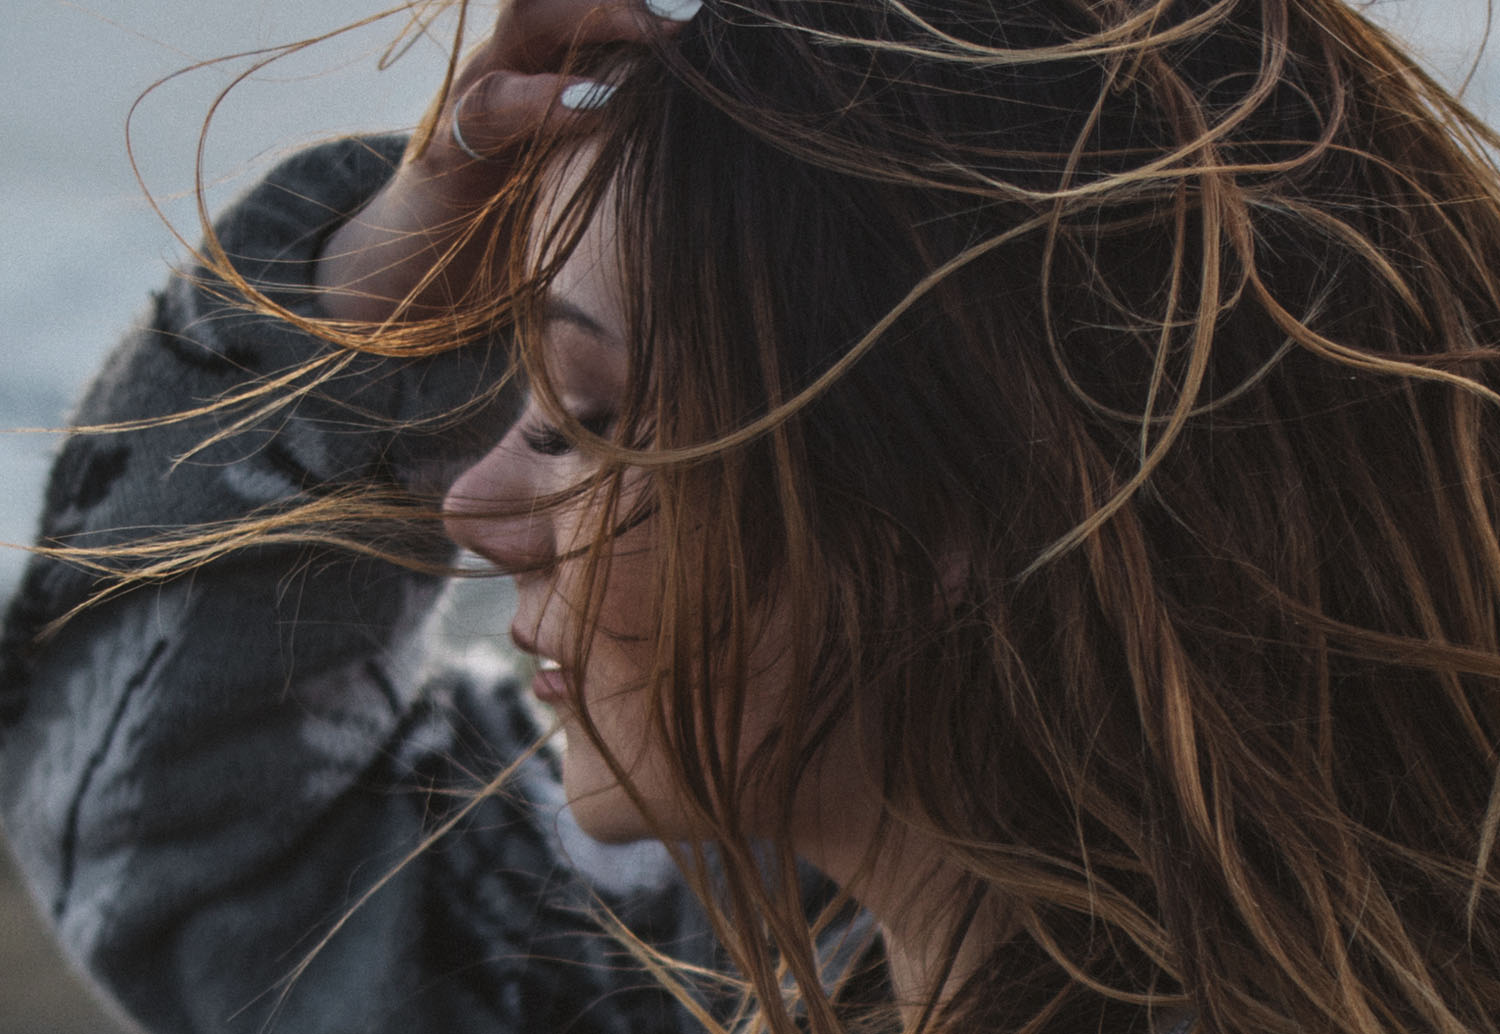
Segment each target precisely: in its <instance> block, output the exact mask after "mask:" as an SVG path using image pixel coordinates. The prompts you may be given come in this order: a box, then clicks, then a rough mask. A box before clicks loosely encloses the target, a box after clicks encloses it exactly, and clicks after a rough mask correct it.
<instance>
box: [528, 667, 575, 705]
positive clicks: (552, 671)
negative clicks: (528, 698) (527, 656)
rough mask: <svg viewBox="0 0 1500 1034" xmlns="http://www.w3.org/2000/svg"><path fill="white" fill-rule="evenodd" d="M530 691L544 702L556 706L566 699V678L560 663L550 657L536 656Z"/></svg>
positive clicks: (565, 701)
mask: <svg viewBox="0 0 1500 1034" xmlns="http://www.w3.org/2000/svg"><path fill="white" fill-rule="evenodd" d="M531 691H532V692H533V693H535V694H536V698H537V699H538V700H540V701H542V702H543V703H545V704H551V705H552V706H554V707H555V706H557V705H558V704H564V703H567V701H568V680H567V677H566V676H565V675H564V674H563V668H562V665H561V664H559V663H558V662H557V661H554V660H553V659H552V658H550V657H538V658H537V664H536V675H535V676H533V678H532V680H531Z"/></svg>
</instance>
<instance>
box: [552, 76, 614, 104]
mask: <svg viewBox="0 0 1500 1034" xmlns="http://www.w3.org/2000/svg"><path fill="white" fill-rule="evenodd" d="M614 95H615V86H614V84H613V83H601V82H596V81H595V80H593V79H581V80H579V81H578V82H576V83H569V84H568V85H567V86H565V87H564V88H563V91H562V93H559V94H558V95H557V103H559V104H561V105H562V106H563V107H565V108H571V109H572V110H573V111H589V110H591V109H593V108H602V107H603V106H604V105H605V104H607V103H609V99H610V98H611V97H613V96H614Z"/></svg>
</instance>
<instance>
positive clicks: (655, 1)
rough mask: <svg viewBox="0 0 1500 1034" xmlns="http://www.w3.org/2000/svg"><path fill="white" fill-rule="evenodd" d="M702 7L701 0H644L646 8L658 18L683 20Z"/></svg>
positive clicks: (675, 20)
mask: <svg viewBox="0 0 1500 1034" xmlns="http://www.w3.org/2000/svg"><path fill="white" fill-rule="evenodd" d="M702 7H703V0H646V8H647V9H648V10H649V11H650V12H651V13H652V14H654V15H656V16H657V17H658V18H666V19H667V20H668V21H674V22H685V21H687V20H688V19H689V18H691V17H692V16H693V15H695V14H697V13H698V11H699V9H701V8H702Z"/></svg>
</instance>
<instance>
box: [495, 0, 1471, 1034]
mask: <svg viewBox="0 0 1500 1034" xmlns="http://www.w3.org/2000/svg"><path fill="white" fill-rule="evenodd" d="M613 104H614V106H615V108H614V110H613V111H612V115H611V123H610V128H609V131H608V133H607V136H606V138H605V139H604V141H603V142H602V143H601V145H600V148H599V152H598V153H599V157H598V159H597V164H596V173H597V176H596V180H597V182H596V184H595V185H596V187H598V188H599V189H596V190H594V191H593V192H592V193H590V192H588V191H585V192H583V195H582V200H580V201H579V202H578V203H579V205H580V206H583V207H587V205H589V204H600V203H610V202H609V200H608V199H610V198H614V199H615V201H614V202H613V203H616V204H617V205H618V213H617V215H618V218H619V220H620V225H621V227H622V230H621V233H620V237H621V240H622V242H623V244H622V253H623V254H622V261H623V262H624V266H625V269H626V271H627V275H626V282H627V284H628V285H629V287H630V294H631V297H632V299H633V300H634V301H635V303H636V304H635V306H634V308H635V312H634V317H633V334H632V336H631V341H632V346H631V349H632V350H631V356H630V359H631V370H632V388H631V391H630V393H629V394H630V397H629V399H628V401H627V404H626V406H625V411H624V417H625V419H624V429H623V430H622V431H621V432H620V434H621V438H620V439H619V440H617V444H618V442H619V441H623V442H624V443H625V444H626V445H636V446H639V447H640V450H641V451H639V452H637V453H633V454H628V455H627V461H628V462H630V463H632V464H635V465H637V466H645V467H647V468H648V469H649V470H650V471H651V479H652V495H651V504H650V505H651V512H652V514H653V516H654V517H655V519H656V520H657V521H658V527H659V528H660V529H661V536H662V541H663V542H664V543H665V544H666V547H667V548H666V551H665V560H664V563H663V567H662V570H661V572H660V579H661V580H660V596H661V600H662V601H663V606H662V608H661V613H660V616H659V619H658V620H659V626H658V636H657V642H658V644H659V649H658V660H657V665H656V673H655V679H654V682H653V685H654V689H655V692H654V693H653V695H652V701H653V703H652V713H653V715H654V719H655V724H656V733H657V735H658V736H659V738H660V739H661V741H662V743H663V744H664V745H665V750H664V753H665V755H666V756H667V757H668V758H669V759H670V760H671V762H672V763H673V765H674V766H675V767H674V774H675V776H676V778H677V781H678V783H679V784H680V787H681V789H682V792H683V795H684V799H685V801H686V802H687V806H688V807H690V808H691V809H692V810H693V811H694V813H695V814H697V815H698V816H699V817H700V818H701V820H702V821H703V822H704V823H705V824H706V825H707V827H708V828H709V829H710V830H711V832H712V836H711V838H710V839H711V840H712V841H713V842H714V843H715V844H716V845H717V847H718V850H719V853H720V856H721V863H722V865H723V866H724V869H725V871H726V873H727V876H726V878H725V880H724V885H725V887H727V889H725V887H721V888H720V889H719V890H718V891H717V892H710V888H709V886H708V884H709V883H710V882H711V881H710V880H709V879H708V876H707V873H706V870H702V871H696V872H694V873H691V874H692V875H694V876H695V878H696V880H697V881H698V882H699V884H700V885H701V886H702V889H703V890H704V892H705V897H706V898H707V899H708V900H709V901H710V904H711V907H712V908H713V910H714V914H715V916H716V919H717V922H718V926H719V930H720V932H721V934H722V935H723V936H724V938H725V939H726V940H727V941H728V942H729V944H730V946H731V949H732V952H733V954H734V956H735V959H736V961H737V963H738V964H739V966H740V967H741V969H742V970H743V972H744V973H745V974H746V976H747V977H748V978H749V979H750V981H751V982H752V984H753V985H754V987H755V988H756V990H757V992H758V1005H759V1009H760V1013H759V1016H760V1018H761V1020H762V1021H763V1022H764V1023H765V1024H766V1025H767V1026H768V1027H769V1028H770V1029H773V1030H776V1031H778V1032H785V1031H790V1030H792V1029H794V1028H795V1026H796V1023H797V1022H805V1023H807V1024H809V1025H810V1026H811V1027H812V1029H814V1030H819V1031H824V1030H834V1029H838V1028H839V1026H840V1024H841V1023H842V1022H844V1021H843V1020H841V1019H840V1017H839V1015H838V1013H837V1011H836V1010H835V1009H833V1008H832V1007H830V1005H829V1002H828V1000H827V997H826V996H825V994H824V993H823V991H822V990H821V989H820V988H819V986H818V979H817V962H816V959H815V957H814V953H813V950H812V940H811V935H810V933H809V930H808V926H807V923H806V922H805V920H804V917H803V916H802V914H801V912H800V905H799V902H798V900H797V898H796V897H795V895H793V894H791V893H790V892H789V891H790V889H791V887H792V886H793V880H792V873H793V865H792V859H791V857H790V846H789V843H788V841H789V837H787V836H780V837H778V836H775V835H774V833H775V832H776V831H774V830H773V831H772V832H773V835H772V837H771V840H772V843H773V844H778V845H780V846H781V848H782V852H781V855H780V857H779V859H778V863H777V864H772V865H769V866H768V865H767V864H766V863H765V860H764V858H763V856H761V855H760V854H758V853H757V851H756V849H755V837H756V835H758V834H762V833H764V832H765V830H764V829H760V828H750V827H751V823H749V822H748V821H747V819H746V815H745V813H744V802H745V801H746V799H747V797H748V796H749V795H750V794H751V793H752V786H753V787H754V789H753V792H754V793H755V794H757V795H759V796H761V797H764V795H765V794H766V793H768V792H769V793H771V794H772V795H773V796H774V795H780V797H779V799H781V800H782V801H783V802H784V803H785V804H786V809H785V810H786V812H787V814H790V810H791V801H792V798H793V795H794V794H795V792H796V789H797V787H798V785H799V781H800V780H801V779H802V778H803V777H804V774H805V773H806V772H807V771H808V769H809V768H810V767H811V766H812V765H813V763H814V761H815V759H816V757H817V754H818V751H819V749H820V747H821V745H822V744H823V743H824V742H825V740H826V739H827V737H828V736H829V735H830V734H831V731H832V730H833V729H835V728H837V727H839V726H840V725H841V724H843V723H850V722H854V723H859V725H860V727H862V728H866V729H876V730H878V738H879V741H880V742H881V743H882V745H883V752H882V753H883V757H882V761H881V764H880V767H879V769H878V771H875V772H872V773H871V774H870V775H871V778H872V780H873V781H874V782H875V783H876V784H877V785H878V786H879V788H880V793H881V795H882V798H883V800H884V801H885V803H886V807H887V811H888V820H887V821H888V822H889V823H890V824H891V825H892V826H893V827H895V826H907V827H912V828H916V829H920V830H921V831H923V833H924V834H925V835H928V836H931V837H935V838H937V839H938V840H939V841H941V842H942V843H943V844H944V845H946V847H945V850H946V852H947V858H946V859H945V860H946V861H947V862H948V863H950V864H952V865H956V866H958V867H959V868H961V869H962V871H963V872H964V873H965V874H966V877H965V878H966V883H967V886H966V887H965V888H963V892H962V893H960V894H959V895H958V896H957V897H958V899H959V900H962V901H964V902H966V903H967V906H968V911H967V913H966V914H971V915H972V914H977V913H978V912H980V911H981V910H983V909H986V908H992V909H995V910H999V911H1001V912H1003V913H1004V914H1005V915H1007V916H1009V917H1010V926H1009V929H1010V930H1011V931H1012V932H1011V935H1010V936H1009V937H1008V938H1006V939H1004V940H1003V941H1002V942H1001V943H998V944H996V945H995V946H994V947H993V949H992V955H991V957H989V958H988V959H987V960H986V961H985V963H984V964H982V965H980V966H979V967H977V968H976V969H975V971H974V973H973V975H972V976H970V977H969V978H968V980H967V982H966V983H965V985H964V986H963V988H962V989H961V990H960V991H959V992H958V993H957V994H956V995H954V996H952V997H951V998H950V999H949V1000H947V1001H946V1002H945V1003H943V1004H942V1006H941V1008H938V1007H937V1005H938V1003H937V995H938V989H937V988H932V989H931V995H932V996H933V1001H932V1002H931V1003H929V1004H930V1005H932V1006H933V1008H932V1009H931V1010H930V1011H929V1015H928V1019H929V1020H931V1021H932V1022H934V1023H936V1025H937V1026H938V1027H940V1028H942V1029H954V1030H976V1031H979V1030H983V1031H1022V1030H1024V1031H1051V1030H1057V1031H1077V1030H1095V1029H1099V1030H1111V1031H1114V1030H1120V1031H1125V1030H1145V1029H1147V1025H1148V1023H1150V1022H1151V1018H1152V1017H1153V1016H1160V1015H1165V1014H1168V1013H1170V1012H1172V1011H1174V1010H1175V1011H1188V1012H1191V1013H1192V1014H1194V1015H1196V1017H1197V1022H1198V1024H1199V1029H1201V1030H1204V1031H1224V1032H1230V1031H1234V1032H1247V1034H1248V1032H1251V1031H1254V1032H1268V1031H1285V1032H1293V1031H1296V1032H1306V1031H1311V1030H1329V1031H1333V1030H1337V1031H1349V1032H1354V1031H1358V1032H1361V1034H1374V1032H1376V1031H1388V1032H1394V1031H1411V1030H1433V1031H1450V1032H1459V1031H1465V1032H1470V1031H1492V1030H1496V1029H1500V898H1497V893H1496V892H1497V889H1500V887H1497V882H1496V878H1497V874H1496V868H1495V862H1494V857H1493V855H1494V852H1493V847H1494V841H1495V836H1496V829H1497V825H1500V794H1497V793H1496V786H1497V784H1496V779H1497V773H1500V769H1497V764H1496V760H1497V756H1496V744H1497V736H1500V696H1497V682H1496V679H1497V677H1500V649H1497V617H1500V615H1497V606H1500V540H1497V535H1496V531H1495V516H1496V507H1497V503H1500V500H1497V485H1496V475H1497V469H1500V468H1497V460H1500V456H1497V448H1500V436H1497V435H1500V409H1497V402H1500V397H1497V395H1496V394H1495V384H1494V379H1495V378H1494V375H1493V369H1494V367H1493V364H1494V362H1495V359H1496V357H1497V351H1496V348H1495V334H1496V330H1497V325H1500V319H1497V317H1500V281H1497V276H1496V270H1497V269H1500V205H1497V201H1500V189H1497V188H1500V180H1497V176H1496V170H1495V168H1494V165H1493V164H1492V162H1491V160H1490V159H1489V157H1488V155H1487V153H1486V151H1485V147H1486V146H1488V145H1491V144H1493V143H1494V140H1493V137H1492V136H1491V134H1490V132H1489V131H1488V130H1487V129H1486V128H1485V127H1484V126H1482V125H1481V124H1479V123H1478V122H1476V120H1475V119H1473V118H1472V117H1471V116H1470V115H1469V114H1468V113H1467V112H1466V111H1465V110H1464V109H1463V108H1462V107H1461V106H1460V105H1459V104H1458V103H1456V102H1455V101H1454V100H1453V99H1452V98H1451V97H1449V96H1448V95H1446V94H1445V93H1444V92H1443V91H1442V90H1441V89H1440V88H1439V87H1437V86H1436V85H1434V83H1433V82H1432V81H1431V80H1430V79H1428V78H1427V77H1426V75H1425V74H1424V73H1423V72H1422V71H1420V70H1419V69H1418V68H1417V67H1416V66H1415V65H1414V64H1413V63H1412V62H1411V60H1410V59H1409V58H1408V57H1407V56H1405V55H1404V54H1403V52H1402V51H1401V50H1400V49H1399V48H1398V47H1397V46H1396V45H1394V44H1393V43H1392V42H1391V41H1390V40H1389V39H1388V38H1387V37H1386V36H1385V35H1383V34H1382V33H1381V32H1380V31H1379V30H1378V29H1376V28H1373V27H1372V26H1371V25H1370V24H1368V23H1367V22H1365V21H1364V20H1363V19H1362V18H1361V17H1359V16H1358V15H1357V14H1356V13H1354V12H1353V11H1351V10H1350V9H1348V8H1347V7H1346V6H1345V5H1344V4H1343V3H1342V2H1339V0H1263V2H1254V3H1251V2H1240V0H1218V2H1210V0H1176V2H1157V0H1109V2H1096V3H1084V2H1082V0H1076V2H1075V0H1053V2H1027V3H1020V2H1018V3H1005V4H995V3H981V2H953V0H944V2H941V3H938V2H932V3H922V2H910V3H898V2H896V0H820V2H815V3H814V2H796V3H793V2H780V0H733V2H719V3H711V4H710V5H709V8H708V9H707V10H706V11H705V13H704V14H703V15H702V16H700V17H699V18H698V19H696V20H695V22H694V24H693V25H692V26H691V28H690V29H689V31H687V32H685V33H684V34H683V35H682V37H681V38H680V39H678V40H677V41H675V42H674V43H673V44H672V45H671V46H670V47H667V48H664V49H663V50H662V51H661V52H660V53H658V54H656V55H654V57H653V58H652V59H650V60H644V61H638V62H636V63H633V64H631V65H630V66H629V67H628V70H627V71H626V72H625V73H624V75H623V80H622V83H621V89H620V92H619V94H618V95H617V99H616V101H615V102H613ZM606 181H607V182H608V183H609V184H611V185H612V187H613V189H614V191H615V193H614V194H612V195H611V194H607V193H606V192H605V191H604V190H603V188H602V184H603V183H605V182H606ZM526 340H527V336H526V335H524V334H523V335H522V343H523V351H524V350H525V349H526V348H527V347H529V346H526V344H525V342H526ZM527 365H528V367H529V368H530V370H531V372H532V375H533V378H534V379H535V380H536V381H538V382H539V383H541V384H543V385H545V371H544V370H543V369H542V367H541V364H540V362H539V361H537V358H536V357H535V356H528V357H527ZM544 390H545V389H544ZM572 432H573V433H574V434H575V435H577V436H578V437H579V438H580V439H581V440H583V441H584V442H585V443H586V444H589V445H590V446H591V447H594V448H598V449H601V450H603V452H604V454H606V455H613V456H615V457H616V458H617V459H619V457H620V454H618V453H612V452H610V451H609V449H608V447H606V446H605V445H603V444H601V443H599V442H597V441H596V440H594V439H593V438H592V437H591V436H589V435H587V434H586V433H584V432H583V431H582V429H581V428H578V427H576V426H575V427H573V428H572ZM619 522H620V523H622V524H623V523H629V518H628V516H627V515H620V519H619ZM602 553H607V548H604V549H602ZM602 577H603V574H602V572H601V578H602ZM935 599H937V600H939V601H940V604H938V605H935V603H934V600H935ZM772 606H774V607H776V608H779V610H780V612H781V613H782V614H783V615H785V617H784V618H783V619H781V620H780V626H785V627H787V628H790V629H792V630H794V632H793V634H792V636H791V641H790V642H789V643H788V644H787V646H786V649H787V652H788V656H789V657H790V658H791V665H790V666H791V668H792V670H793V671H794V676H793V678H792V688H791V690H790V691H789V693H788V697H787V700H786V703H785V705H784V706H785V715H784V721H783V722H782V723H781V724H780V725H779V726H778V728H777V730H776V731H775V732H774V733H773V735H772V736H771V737H770V738H768V739H767V741H766V742H764V743H761V744H758V745H756V746H755V747H754V749H753V750H750V751H749V754H750V757H749V758H742V757H738V756H737V752H742V748H741V747H740V746H739V744H738V736H737V733H736V732H734V730H738V729H739V728H740V725H741V723H742V721H743V717H744V716H743V712H744V709H745V705H746V689H745V685H746V678H747V675H746V669H747V660H746V659H747V657H748V656H749V654H750V653H751V651H752V649H753V645H754V643H755V641H756V638H757V635H758V634H759V628H760V625H761V623H762V622H763V621H764V620H765V614H766V612H767V610H768V608H770V607H772ZM705 615H709V616H710V617H708V618H705ZM780 626H779V627H780ZM580 649H581V650H583V649H586V644H580ZM601 746H602V743H601ZM621 775H622V776H623V775H624V773H623V772H622V773H621ZM688 861H689V863H690V864H689V869H690V870H693V869H694V868H695V867H694V866H693V865H692V864H691V859H689V860H688ZM768 872H769V874H770V875H767V873H768ZM788 974H790V977H791V979H792V980H794V981H795V983H796V984H797V985H798V987H799V988H800V991H801V999H800V1002H799V1004H797V1005H795V1006H793V1005H789V1004H787V1002H786V1000H785V997H784V989H785V986H786V982H787V975H788ZM799 1012H800V1013H801V1014H802V1015H803V1017H804V1019H803V1020H801V1021H798V1020H797V1019H796V1014H797V1013H799Z"/></svg>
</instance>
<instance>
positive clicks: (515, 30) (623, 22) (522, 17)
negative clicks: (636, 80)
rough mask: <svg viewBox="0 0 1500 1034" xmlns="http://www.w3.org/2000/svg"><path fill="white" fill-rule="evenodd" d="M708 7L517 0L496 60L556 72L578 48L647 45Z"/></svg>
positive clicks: (635, 0) (501, 31) (674, 2)
mask: <svg viewBox="0 0 1500 1034" xmlns="http://www.w3.org/2000/svg"><path fill="white" fill-rule="evenodd" d="M702 6H703V4H702V0H515V2H514V3H513V4H512V5H511V6H510V7H508V8H507V9H506V13H505V15H503V16H502V22H501V24H500V25H499V26H497V28H496V31H495V35H494V37H493V52H492V55H491V56H492V58H493V60H494V61H495V63H496V66H497V67H502V68H514V69H517V70H518V71H529V72H540V71H548V70H552V71H555V70H556V69H557V68H558V66H559V64H560V63H561V62H562V60H563V59H564V58H565V57H566V55H567V53H568V51H569V50H571V49H573V48H575V47H581V46H591V45H595V44H601V43H645V42H648V41H649V40H651V39H654V38H655V37H657V36H659V35H661V34H662V33H666V32H672V31H674V30H675V29H677V28H678V27H680V26H681V25H682V24H684V23H685V22H687V21H688V20H689V19H691V18H692V17H693V15H695V14H696V13H697V12H698V10H699V9H701V8H702Z"/></svg>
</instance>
